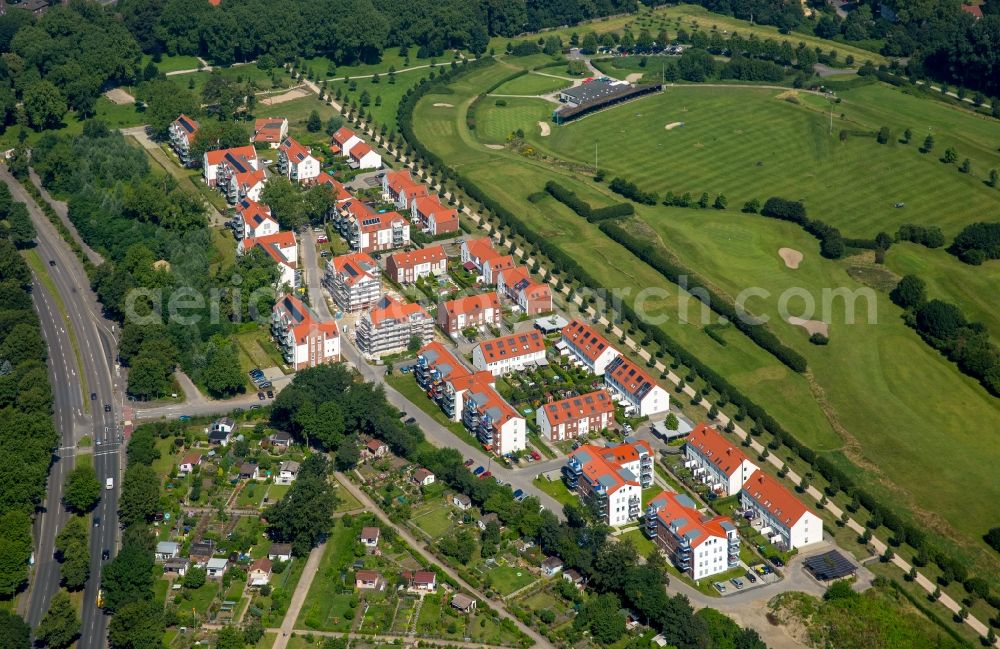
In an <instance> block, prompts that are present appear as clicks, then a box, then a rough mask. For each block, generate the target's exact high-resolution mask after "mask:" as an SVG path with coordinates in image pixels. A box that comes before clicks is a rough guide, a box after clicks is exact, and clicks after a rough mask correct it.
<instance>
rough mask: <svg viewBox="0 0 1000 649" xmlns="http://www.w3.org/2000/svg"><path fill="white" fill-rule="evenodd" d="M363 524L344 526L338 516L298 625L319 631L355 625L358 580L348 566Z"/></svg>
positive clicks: (343, 628) (338, 629) (336, 629)
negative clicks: (352, 577)
mask: <svg viewBox="0 0 1000 649" xmlns="http://www.w3.org/2000/svg"><path fill="white" fill-rule="evenodd" d="M360 527H361V526H360V525H357V524H356V525H352V526H351V527H346V526H344V524H343V522H342V521H340V520H338V521H337V523H336V524H335V525H334V528H333V532H331V534H330V537H329V540H328V541H327V543H326V550H325V552H324V553H323V560H322V561H321V562H320V567H319V570H318V571H317V573H316V577H315V578H314V580H313V583H312V585H311V586H310V588H309V595H308V596H307V597H306V602H305V605H304V606H303V607H302V612H301V613H300V615H299V619H298V620H296V622H295V626H296V628H301V629H315V630H317V631H347V630H349V629H350V628H351V624H352V620H353V613H354V609H352V608H351V606H350V603H351V602H352V601H353V602H357V595H356V594H355V593H354V592H353V589H354V582H353V580H349V579H348V574H347V572H346V570H347V568H348V567H349V566H350V564H351V563H352V562H353V561H354V546H355V540H356V537H357V535H358V533H359V532H360Z"/></svg>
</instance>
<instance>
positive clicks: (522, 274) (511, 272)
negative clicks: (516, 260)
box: [500, 266, 531, 291]
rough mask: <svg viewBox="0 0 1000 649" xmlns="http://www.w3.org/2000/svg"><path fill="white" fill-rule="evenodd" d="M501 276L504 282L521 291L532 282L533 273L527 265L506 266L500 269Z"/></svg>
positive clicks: (512, 288)
mask: <svg viewBox="0 0 1000 649" xmlns="http://www.w3.org/2000/svg"><path fill="white" fill-rule="evenodd" d="M500 277H503V283H504V284H506V285H507V287H508V288H509V289H511V290H514V291H519V290H521V289H522V288H524V287H526V286H527V285H528V284H530V283H531V273H530V272H528V269H527V268H526V267H525V266H514V267H513V268H505V269H503V270H501V271H500ZM519 285H520V286H519Z"/></svg>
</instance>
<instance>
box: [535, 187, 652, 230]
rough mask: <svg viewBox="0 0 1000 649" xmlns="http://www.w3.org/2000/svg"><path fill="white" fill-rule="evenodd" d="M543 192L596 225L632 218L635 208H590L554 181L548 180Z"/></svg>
mask: <svg viewBox="0 0 1000 649" xmlns="http://www.w3.org/2000/svg"><path fill="white" fill-rule="evenodd" d="M545 191H547V192H548V193H549V194H550V195H551V196H552V197H553V198H554V199H556V200H557V201H559V202H560V203H562V204H563V205H565V206H566V207H568V208H570V209H571V210H573V211H574V212H576V213H577V214H578V215H580V216H582V217H583V218H585V219H587V221H588V222H590V223H597V222H599V221H604V220H605V219H617V218H621V217H623V216H632V215H633V214H635V208H634V207H632V204H631V203H615V204H614V205H608V206H607V207H599V208H597V209H594V208H593V207H591V206H590V203H588V202H587V201H585V200H583V199H582V198H580V197H579V196H577V195H576V192H574V191H572V190H570V189H567V188H566V187H563V186H562V185H560V184H559V183H557V182H556V181H554V180H550V181H549V182H547V183H545Z"/></svg>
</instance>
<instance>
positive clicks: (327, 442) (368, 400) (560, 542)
mask: <svg viewBox="0 0 1000 649" xmlns="http://www.w3.org/2000/svg"><path fill="white" fill-rule="evenodd" d="M321 411H322V413H323V414H324V415H325V414H328V413H329V412H339V413H340V414H339V416H340V417H342V418H343V421H344V424H345V427H346V429H347V430H350V431H351V434H349V435H346V436H341V435H340V434H339V432H338V433H335V434H334V435H332V436H331V435H329V433H328V431H325V430H323V424H322V421H321V416H320V415H319V413H320V412H321ZM334 416H335V417H336V416H337V415H336V414H335V415H334ZM271 424H272V425H273V426H275V427H287V429H288V430H290V431H294V432H293V434H294V435H295V436H296V437H297V438H298V439H299V440H301V441H310V440H311V441H315V442H317V443H318V444H319V445H320V446H321V447H323V448H331V449H336V450H334V451H333V452H334V454H335V456H336V458H335V460H334V462H335V463H336V464H339V465H341V466H344V467H346V466H348V465H349V464H350V463H352V462H356V458H355V457H353V456H350V457H349V458H348V459H347V460H346V461H345V459H344V458H342V457H341V456H340V453H342V452H343V450H344V449H346V448H356V447H357V445H358V443H359V442H358V438H357V435H365V436H371V437H376V438H378V439H381V440H382V441H384V442H385V443H386V444H388V445H389V447H390V448H391V449H392V451H393V453H395V454H397V455H399V456H401V457H403V458H405V459H407V460H408V461H410V462H412V463H413V464H415V465H418V466H422V467H426V468H427V469H429V470H430V471H432V472H433V473H434V475H435V476H436V478H437V480H438V481H441V482H444V483H445V484H447V485H448V486H449V487H450V488H451V489H454V490H455V491H457V492H459V493H464V494H466V495H468V496H469V498H470V499H472V501H473V502H474V503H475V504H476V505H477V506H479V507H480V508H481V509H482V510H483V511H484V512H492V513H496V514H497V516H498V518H499V519H500V521H501V522H502V523H503V524H504V525H506V526H507V527H508V528H510V529H512V530H516V531H517V532H518V533H519V534H520V535H521V536H522V537H524V538H530V539H533V540H535V541H536V542H537V543H538V544H539V545H540V547H541V548H542V551H543V552H545V553H546V554H550V555H556V556H559V557H560V558H562V560H563V562H564V563H565V564H566V567H567V568H575V569H577V570H579V571H580V572H581V574H583V575H584V576H585V577H587V578H588V580H589V585H590V587H592V588H593V589H595V590H596V591H597V593H598V594H599V597H598V598H597V601H599V602H600V603H601V605H600V606H592V607H590V608H588V609H587V610H586V612H584V613H583V614H582V616H581V620H580V621H579V622H577V623H576V625H577V631H578V633H579V634H580V635H579V636H578V638H580V639H582V633H583V632H584V631H589V632H590V633H591V635H593V636H594V637H595V638H597V639H598V640H599V641H601V642H602V643H608V642H614V641H616V640H617V639H618V638H620V637H621V635H622V634H623V633H624V623H625V620H624V617H623V616H619V610H620V609H621V607H622V606H627V607H628V608H630V609H631V610H633V611H635V612H636V613H637V614H638V615H639V616H640V619H641V620H643V621H644V622H648V623H649V624H650V626H652V627H653V628H654V629H656V630H657V631H659V632H661V633H663V634H664V635H665V636H666V637H667V642H668V643H669V644H671V645H674V646H676V647H678V648H681V649H685V648H689V647H690V648H692V649H693V648H695V647H699V648H700V647H704V646H708V645H707V643H708V642H709V638H710V637H711V632H710V628H709V624H708V623H707V622H706V621H705V620H704V619H702V618H699V617H697V616H695V615H694V611H693V609H692V608H691V605H690V604H689V602H688V601H687V598H686V597H684V596H682V595H677V596H674V597H670V596H668V595H667V593H666V590H665V588H664V586H665V585H666V569H665V565H664V559H663V558H662V556H661V555H660V554H659V553H658V552H653V553H651V555H650V556H649V557H647V558H646V560H645V562H643V561H641V560H640V557H639V555H638V553H637V552H636V550H635V548H634V546H632V544H631V543H629V542H619V541H617V540H615V539H613V537H611V535H610V531H611V530H610V528H608V527H607V526H604V525H601V524H599V523H595V522H594V521H592V520H591V518H590V515H589V513H588V512H587V511H586V509H585V508H584V507H582V506H579V505H575V504H574V505H568V506H566V510H565V515H566V519H567V520H566V521H565V522H561V521H560V520H559V519H558V517H557V516H556V515H555V514H554V513H553V512H551V511H548V510H540V508H539V503H538V500H537V499H536V498H527V499H525V500H524V501H522V502H517V501H516V500H514V497H513V494H512V493H511V490H510V487H508V486H500V485H499V484H498V483H497V482H496V481H495V480H479V479H477V478H476V477H475V476H473V475H472V473H471V472H470V471H469V470H468V468H466V467H465V465H464V459H463V457H462V455H461V454H460V453H459V452H458V451H457V450H455V449H451V448H435V447H433V446H431V445H430V444H429V443H428V442H427V441H426V440H425V438H424V435H423V432H422V431H421V430H420V429H419V428H418V427H416V426H414V425H409V424H405V423H403V422H402V421H400V419H399V411H398V410H397V409H396V408H395V407H394V406H392V405H391V404H390V403H389V402H388V401H386V399H385V393H384V391H383V389H382V388H381V386H375V385H372V384H368V383H360V382H357V381H356V380H355V378H354V377H353V376H352V375H351V373H350V372H349V371H348V370H347V369H346V368H345V367H344V366H343V365H342V364H337V365H322V366H319V367H315V368H310V369H307V370H303V371H302V372H299V373H298V374H296V376H295V378H294V379H293V381H292V383H291V385H290V386H289V387H288V388H286V389H285V390H283V391H282V392H281V393H279V395H278V398H277V399H275V403H274V407H273V410H272V419H271ZM338 429H339V427H338ZM319 464H320V461H318V460H317V467H318V466H319ZM296 482H298V480H296ZM287 497H288V496H287V495H286V498H287ZM289 506H290V507H296V505H295V504H294V503H290V505H289ZM298 507H300V508H301V510H302V511H301V512H300V513H299V514H298V516H301V517H302V518H303V519H304V518H306V517H307V516H309V512H308V511H307V510H306V509H305V507H302V506H301V505H300V506H298ZM313 515H314V514H313ZM314 517H315V515H314ZM270 518H271V517H270V515H269V516H268V519H269V521H270ZM327 518H328V517H327ZM326 524H327V525H328V524H329V521H328V520H327V521H326ZM313 533H314V531H313V530H308V531H305V532H303V533H302V535H294V536H293V537H281V538H286V539H290V540H292V542H293V543H294V542H296V541H300V540H301V541H302V544H301V545H302V548H303V550H304V549H306V548H307V547H311V546H312V545H314V544H315V542H316V541H315V539H313V538H312V535H313ZM738 633H739V634H740V635H741V637H743V638H744V641H745V642H746V644H743V645H741V646H746V647H764V644H763V642H761V641H760V638H759V637H757V634H756V633H755V632H753V631H751V630H742V629H739V630H738Z"/></svg>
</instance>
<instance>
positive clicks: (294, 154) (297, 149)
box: [278, 137, 312, 164]
mask: <svg viewBox="0 0 1000 649" xmlns="http://www.w3.org/2000/svg"><path fill="white" fill-rule="evenodd" d="M278 151H280V152H281V153H284V154H285V157H286V158H288V161H289V162H294V163H295V164H298V163H300V162H302V161H303V160H305V159H306V158H308V157H310V155H312V154H311V153H310V151H309V149H307V148H305V147H304V146H302V145H301V144H299V142H298V140H296V139H295V138H293V137H286V138H285V139H284V140H282V142H281V146H279V147H278Z"/></svg>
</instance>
